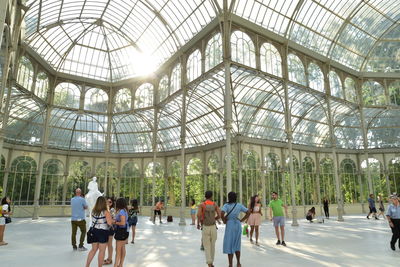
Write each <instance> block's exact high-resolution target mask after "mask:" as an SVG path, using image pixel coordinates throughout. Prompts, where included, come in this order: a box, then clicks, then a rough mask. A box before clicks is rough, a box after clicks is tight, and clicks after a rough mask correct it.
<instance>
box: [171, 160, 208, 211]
mask: <svg viewBox="0 0 400 267" xmlns="http://www.w3.org/2000/svg"><path fill="white" fill-rule="evenodd" d="M181 171H182V168H181V163H180V162H179V160H174V161H173V162H171V164H170V167H169V175H168V188H169V190H168V205H170V206H172V207H174V206H180V204H181V202H182V201H181ZM209 188H210V187H209ZM209 190H212V189H209Z"/></svg>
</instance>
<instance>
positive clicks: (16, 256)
mask: <svg viewBox="0 0 400 267" xmlns="http://www.w3.org/2000/svg"><path fill="white" fill-rule="evenodd" d="M187 223H188V224H189V223H190V222H189V220H187ZM299 224H300V225H299V226H298V227H292V226H290V220H289V221H288V225H287V227H286V229H287V233H286V238H285V239H286V242H287V247H282V246H276V245H275V242H276V238H275V234H274V231H273V228H272V224H271V222H264V223H263V224H262V225H261V236H260V246H255V245H253V244H251V243H250V242H249V241H248V239H247V238H246V237H245V236H243V237H242V266H304V267H305V266H307V267H308V266H352V267H353V266H398V263H399V260H400V250H399V249H398V248H396V251H392V250H391V249H390V248H389V240H390V237H391V232H390V229H389V227H388V224H387V222H386V221H385V220H383V219H381V220H378V221H377V220H367V219H366V218H365V216H361V215H360V216H346V217H345V221H344V222H337V221H335V220H334V219H333V218H332V219H331V220H325V223H324V224H319V223H313V224H310V223H308V222H306V221H305V220H300V221H299ZM224 228H225V227H224V226H220V227H219V229H218V240H217V244H216V259H215V266H228V264H227V257H226V255H224V254H222V241H223V235H224ZM70 231H71V229H70V223H69V219H68V218H41V219H39V220H36V221H32V220H30V219H14V220H13V222H12V223H11V224H9V225H7V227H6V233H5V234H6V236H5V240H6V241H7V242H9V245H7V246H2V247H0V258H1V261H0V266H10V267H20V266H21V267H25V266H40V267H43V266H57V267H64V266H84V264H85V261H86V256H87V252H73V251H72V247H71V245H70ZM200 234H201V233H200V231H198V230H196V229H195V227H194V226H191V225H186V226H179V225H178V219H177V218H174V222H173V223H164V224H162V225H159V224H158V223H157V224H156V225H153V224H152V223H151V222H150V221H149V219H148V217H140V218H139V223H138V226H137V238H136V242H135V244H128V245H127V247H126V248H127V257H126V260H125V264H124V266H131V267H133V266H146V267H148V266H149V267H156V266H157V267H164V266H174V267H179V266H185V267H186V266H206V265H205V257H204V252H202V251H200V249H199V248H200V236H201V235H200ZM86 246H87V247H90V245H86ZM91 266H97V258H95V259H94V261H93V262H92V265H91ZM235 266H236V265H235Z"/></svg>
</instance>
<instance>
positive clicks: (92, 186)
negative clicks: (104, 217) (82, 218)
mask: <svg viewBox="0 0 400 267" xmlns="http://www.w3.org/2000/svg"><path fill="white" fill-rule="evenodd" d="M96 180H97V177H96V176H94V177H93V179H92V181H90V182H89V184H88V189H89V192H88V193H87V194H86V196H85V199H86V204H87V205H88V210H89V222H92V215H91V214H92V210H93V208H94V205H96V201H97V198H98V197H100V196H102V195H103V193H101V192H100V191H99V187H98V186H97V182H96Z"/></svg>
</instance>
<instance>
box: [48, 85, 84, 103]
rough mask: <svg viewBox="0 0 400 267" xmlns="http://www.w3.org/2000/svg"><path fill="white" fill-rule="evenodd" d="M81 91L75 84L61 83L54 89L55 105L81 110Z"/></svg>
mask: <svg viewBox="0 0 400 267" xmlns="http://www.w3.org/2000/svg"><path fill="white" fill-rule="evenodd" d="M80 94H81V91H80V90H79V87H78V86H76V85H75V84H73V83H60V84H59V85H57V87H56V88H55V89H54V105H58V106H63V107H67V108H79V98H80Z"/></svg>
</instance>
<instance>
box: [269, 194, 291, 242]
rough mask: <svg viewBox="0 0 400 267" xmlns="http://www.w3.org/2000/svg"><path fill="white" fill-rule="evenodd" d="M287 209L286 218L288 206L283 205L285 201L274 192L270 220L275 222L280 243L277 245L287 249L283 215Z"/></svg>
mask: <svg viewBox="0 0 400 267" xmlns="http://www.w3.org/2000/svg"><path fill="white" fill-rule="evenodd" d="M282 207H283V208H284V209H285V214H286V217H288V215H287V206H286V205H284V204H283V201H282V200H280V199H278V193H276V192H272V200H271V202H270V203H269V216H270V220H271V221H273V222H274V227H275V234H276V238H277V239H278V241H277V242H276V244H277V245H283V246H285V247H286V243H285V217H284V215H283V209H282ZM279 228H280V230H281V234H280V236H281V238H279Z"/></svg>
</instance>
